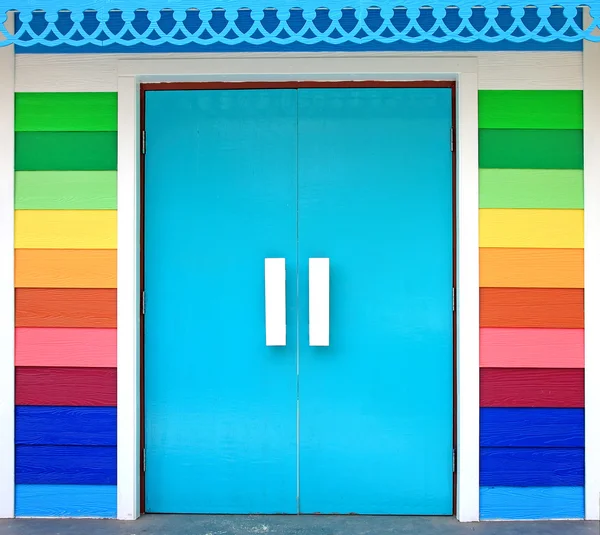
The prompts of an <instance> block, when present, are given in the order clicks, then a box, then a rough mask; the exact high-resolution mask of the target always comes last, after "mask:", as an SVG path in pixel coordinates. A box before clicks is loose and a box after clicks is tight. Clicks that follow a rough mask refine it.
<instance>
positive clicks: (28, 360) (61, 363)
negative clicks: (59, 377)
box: [15, 327, 117, 368]
mask: <svg viewBox="0 0 600 535" xmlns="http://www.w3.org/2000/svg"><path fill="white" fill-rule="evenodd" d="M15 365H16V366H51V367H85V368H114V367H116V366H117V330H116V329H85V328H73V329H70V328H64V327H62V328H35V327H34V328H31V327H20V328H17V329H16V330H15Z"/></svg>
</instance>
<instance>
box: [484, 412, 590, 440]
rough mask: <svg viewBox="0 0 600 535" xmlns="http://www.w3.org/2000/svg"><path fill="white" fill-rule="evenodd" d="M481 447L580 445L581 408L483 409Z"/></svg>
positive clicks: (582, 425) (582, 419) (581, 427)
mask: <svg viewBox="0 0 600 535" xmlns="http://www.w3.org/2000/svg"><path fill="white" fill-rule="evenodd" d="M480 430H481V433H480V444H481V446H482V447H512V448H523V447H528V448H583V447H584V412H583V409H531V408H518V407H517V408H484V409H481V410H480Z"/></svg>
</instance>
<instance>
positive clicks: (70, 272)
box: [15, 249, 117, 288]
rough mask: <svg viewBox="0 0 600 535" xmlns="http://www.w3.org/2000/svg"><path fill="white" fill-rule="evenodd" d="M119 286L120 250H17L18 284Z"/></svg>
mask: <svg viewBox="0 0 600 535" xmlns="http://www.w3.org/2000/svg"><path fill="white" fill-rule="evenodd" d="M116 287H117V251H116V250H112V249H16V250H15V288H116Z"/></svg>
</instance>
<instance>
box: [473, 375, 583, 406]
mask: <svg viewBox="0 0 600 535" xmlns="http://www.w3.org/2000/svg"><path fill="white" fill-rule="evenodd" d="M480 374H481V383H480V395H481V399H480V404H481V406H482V407H554V408H558V407H574V408H581V407H583V406H584V397H583V393H584V370H583V369H578V368H569V369H560V368H534V369H528V368H482V369H481V370H480Z"/></svg>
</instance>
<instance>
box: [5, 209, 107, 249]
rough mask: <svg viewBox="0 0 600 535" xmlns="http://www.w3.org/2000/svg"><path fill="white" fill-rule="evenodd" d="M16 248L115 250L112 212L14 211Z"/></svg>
mask: <svg viewBox="0 0 600 535" xmlns="http://www.w3.org/2000/svg"><path fill="white" fill-rule="evenodd" d="M15 248H16V249H116V248H117V212H116V210H15Z"/></svg>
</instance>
